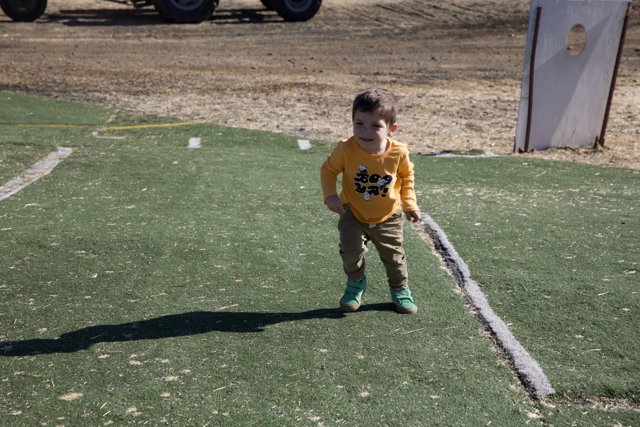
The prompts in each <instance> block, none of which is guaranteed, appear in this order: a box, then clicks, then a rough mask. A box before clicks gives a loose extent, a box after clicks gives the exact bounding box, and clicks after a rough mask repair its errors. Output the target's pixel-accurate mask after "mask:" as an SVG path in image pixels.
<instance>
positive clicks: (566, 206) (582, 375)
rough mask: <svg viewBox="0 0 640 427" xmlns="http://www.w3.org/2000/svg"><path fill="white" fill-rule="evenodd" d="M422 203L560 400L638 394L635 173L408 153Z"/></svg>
mask: <svg viewBox="0 0 640 427" xmlns="http://www.w3.org/2000/svg"><path fill="white" fill-rule="evenodd" d="M417 165H418V170H425V171H428V173H427V174H419V175H418V184H417V185H418V187H420V188H422V189H423V193H422V197H421V202H422V204H423V206H424V207H425V208H426V209H427V210H428V211H430V212H432V215H433V216H434V219H435V220H436V222H438V223H439V224H440V226H441V227H442V228H443V229H444V230H445V231H446V232H447V234H448V236H449V238H450V240H451V242H452V244H453V245H454V246H455V247H456V249H457V250H458V252H459V253H460V255H461V256H462V258H463V259H464V260H465V261H466V262H467V264H468V266H469V268H470V270H471V275H472V277H473V278H474V279H475V280H476V281H477V282H478V283H479V284H480V285H481V286H482V289H483V290H484V292H485V293H486V294H487V295H488V297H489V300H490V303H491V305H492V306H493V308H494V309H495V311H496V312H497V313H498V315H499V316H501V317H502V318H503V319H504V320H505V321H506V322H508V323H509V324H510V325H511V328H512V330H513V332H514V334H515V336H516V337H517V338H518V339H519V340H520V342H521V343H522V344H523V345H524V346H525V348H527V349H528V350H529V352H530V353H532V355H533V356H534V358H536V359H537V360H538V361H539V362H540V364H541V366H542V368H543V369H544V371H545V372H546V373H547V375H548V377H549V379H550V381H551V383H552V384H553V385H554V387H555V388H556V390H557V392H558V396H559V397H566V398H572V399H577V398H589V397H597V396H600V397H608V398H621V399H627V400H629V401H631V402H635V403H638V402H639V399H640V371H639V368H638V366H640V347H639V344H638V340H637V331H638V330H639V329H640V317H638V308H639V307H640V304H639V296H638V279H639V277H640V216H639V215H638V214H639V212H638V206H640V173H639V172H638V171H633V170H625V169H614V168H601V167H594V166H587V165H578V164H572V163H562V162H547V161H540V160H533V159H527V158H524V157H521V156H513V157H509V158H493V159H463V158H457V159H437V160H434V159H428V158H419V159H417Z"/></svg>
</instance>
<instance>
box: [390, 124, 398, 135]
mask: <svg viewBox="0 0 640 427" xmlns="http://www.w3.org/2000/svg"><path fill="white" fill-rule="evenodd" d="M397 130H398V122H393V124H391V125H390V126H389V135H391V134H392V133H394V132H395V131H397Z"/></svg>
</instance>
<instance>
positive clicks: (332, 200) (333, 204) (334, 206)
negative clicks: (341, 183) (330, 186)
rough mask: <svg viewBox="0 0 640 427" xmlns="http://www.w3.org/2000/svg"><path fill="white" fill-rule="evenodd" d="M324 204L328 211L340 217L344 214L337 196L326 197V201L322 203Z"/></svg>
mask: <svg viewBox="0 0 640 427" xmlns="http://www.w3.org/2000/svg"><path fill="white" fill-rule="evenodd" d="M324 204H325V205H327V207H328V208H329V210H331V211H333V212H335V213H337V214H339V215H342V214H343V213H344V206H343V205H342V201H341V200H340V197H338V196H337V195H335V194H334V195H333V196H329V197H327V200H325V201H324Z"/></svg>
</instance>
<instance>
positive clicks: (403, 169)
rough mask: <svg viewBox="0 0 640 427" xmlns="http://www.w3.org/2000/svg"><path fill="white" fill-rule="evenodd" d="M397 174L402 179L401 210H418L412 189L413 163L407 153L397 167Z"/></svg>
mask: <svg viewBox="0 0 640 427" xmlns="http://www.w3.org/2000/svg"><path fill="white" fill-rule="evenodd" d="M398 176H399V177H400V179H402V184H401V187H400V199H401V200H402V210H403V211H404V212H411V211H417V210H420V208H419V207H418V201H417V198H416V192H415V189H414V181H415V179H414V176H413V163H411V160H409V154H408V153H407V154H405V155H404V156H403V158H402V161H401V162H400V165H399V168H398Z"/></svg>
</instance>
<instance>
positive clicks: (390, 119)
mask: <svg viewBox="0 0 640 427" xmlns="http://www.w3.org/2000/svg"><path fill="white" fill-rule="evenodd" d="M356 111H362V112H364V113H373V112H377V113H378V114H380V115H381V116H382V117H383V118H384V121H385V122H386V123H387V124H389V125H391V124H393V123H395V122H396V119H397V117H398V100H397V99H396V97H395V95H394V94H393V93H391V92H389V91H388V90H384V89H367V90H365V91H364V92H361V93H359V94H358V95H357V96H356V98H355V99H354V100H353V108H352V111H351V120H353V119H355V117H356Z"/></svg>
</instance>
